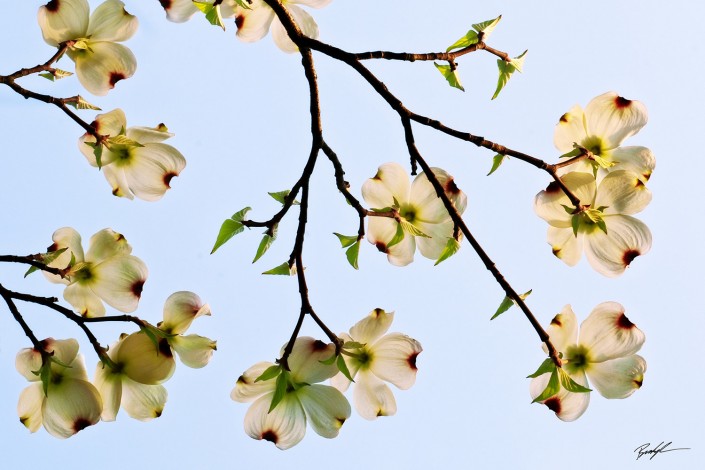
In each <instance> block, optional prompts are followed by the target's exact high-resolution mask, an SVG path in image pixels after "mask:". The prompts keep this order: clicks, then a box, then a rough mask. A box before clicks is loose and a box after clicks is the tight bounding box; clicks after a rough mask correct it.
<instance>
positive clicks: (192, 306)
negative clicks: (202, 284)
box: [159, 291, 211, 335]
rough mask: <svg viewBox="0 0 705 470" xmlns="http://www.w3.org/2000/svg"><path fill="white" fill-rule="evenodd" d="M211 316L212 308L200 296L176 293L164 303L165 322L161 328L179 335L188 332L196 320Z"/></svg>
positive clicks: (190, 293)
mask: <svg viewBox="0 0 705 470" xmlns="http://www.w3.org/2000/svg"><path fill="white" fill-rule="evenodd" d="M210 314H211V310H210V306H209V305H208V304H204V303H203V301H202V300H201V298H200V297H199V296H198V295H196V294H194V293H193V292H188V291H179V292H174V293H173V294H171V295H170V296H169V297H168V298H167V299H166V302H164V321H163V322H162V323H161V324H159V328H160V329H161V330H162V331H165V332H167V333H171V334H175V335H178V334H181V333H183V332H185V331H186V330H188V328H189V326H191V322H193V320H195V319H196V318H198V317H200V316H203V315H210Z"/></svg>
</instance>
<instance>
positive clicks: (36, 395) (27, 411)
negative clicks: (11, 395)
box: [17, 383, 44, 432]
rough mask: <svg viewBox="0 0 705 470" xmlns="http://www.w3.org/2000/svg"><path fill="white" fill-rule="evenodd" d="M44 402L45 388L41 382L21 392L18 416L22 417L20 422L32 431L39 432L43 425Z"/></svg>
mask: <svg viewBox="0 0 705 470" xmlns="http://www.w3.org/2000/svg"><path fill="white" fill-rule="evenodd" d="M43 402H44V390H43V389H42V384H41V383H33V384H32V385H30V386H29V387H27V388H25V389H24V390H22V393H20V399H19V401H18V402H17V416H19V417H20V423H22V424H23V425H24V427H26V428H27V429H29V431H30V432H37V431H38V430H39V428H40V427H41V425H42V403H43Z"/></svg>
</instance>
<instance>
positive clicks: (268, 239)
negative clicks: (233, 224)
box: [252, 225, 277, 263]
mask: <svg viewBox="0 0 705 470" xmlns="http://www.w3.org/2000/svg"><path fill="white" fill-rule="evenodd" d="M276 239H277V226H276V225H275V226H274V227H272V234H271V235H269V234H268V233H267V232H264V237H262V241H261V242H259V247H258V248H257V253H256V254H255V259H253V260H252V263H255V262H257V260H258V259H260V258H261V257H262V255H263V254H265V253H266V252H267V250H269V247H270V246H272V243H274V240H276Z"/></svg>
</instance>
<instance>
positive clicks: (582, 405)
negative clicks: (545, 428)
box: [530, 372, 590, 421]
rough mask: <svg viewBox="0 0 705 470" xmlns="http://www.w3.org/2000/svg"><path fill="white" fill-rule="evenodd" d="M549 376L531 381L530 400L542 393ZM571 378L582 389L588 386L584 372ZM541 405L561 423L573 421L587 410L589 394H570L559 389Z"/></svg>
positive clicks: (545, 375) (542, 376)
mask: <svg viewBox="0 0 705 470" xmlns="http://www.w3.org/2000/svg"><path fill="white" fill-rule="evenodd" d="M550 376H551V374H543V375H541V376H539V377H536V378H535V379H532V380H531V385H530V393H531V398H536V397H537V396H539V395H540V394H541V392H543V391H544V389H545V388H546V385H547V384H548V380H549V378H550ZM571 378H572V379H573V380H574V381H575V382H577V383H578V384H580V385H582V386H583V387H587V386H588V382H587V377H585V373H584V372H581V373H580V374H576V375H571ZM541 403H542V404H544V405H546V406H547V407H548V409H549V410H551V411H553V412H554V413H555V414H556V416H557V417H558V419H560V420H561V421H575V420H576V419H578V418H580V417H581V416H582V415H583V413H585V410H587V407H588V405H589V404H590V393H571V392H568V391H567V390H566V389H564V388H561V390H560V391H559V392H558V394H556V395H554V396H552V397H550V398H549V399H547V400H544V401H542V402H541Z"/></svg>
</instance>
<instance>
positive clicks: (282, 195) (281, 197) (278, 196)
mask: <svg viewBox="0 0 705 470" xmlns="http://www.w3.org/2000/svg"><path fill="white" fill-rule="evenodd" d="M290 192H291V191H289V190H288V189H285V190H284V191H278V192H276V193H269V192H268V193H267V194H269V195H270V196H272V197H273V198H274V200H275V201H277V202H280V203H281V204H284V203H285V199H286V197H287V196H288V195H289V193H290ZM291 204H292V205H293V206H298V205H299V204H301V203H300V202H299V201H296V200H294V202H292V203H291Z"/></svg>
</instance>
